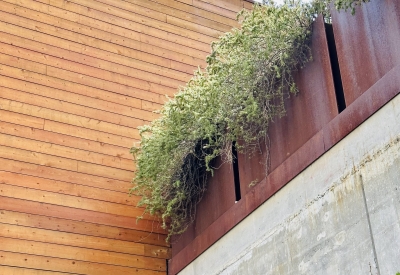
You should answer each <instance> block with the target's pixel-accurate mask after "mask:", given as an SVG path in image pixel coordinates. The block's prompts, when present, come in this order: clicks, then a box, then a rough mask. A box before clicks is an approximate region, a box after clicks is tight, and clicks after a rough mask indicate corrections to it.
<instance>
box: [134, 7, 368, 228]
mask: <svg viewBox="0 0 400 275" xmlns="http://www.w3.org/2000/svg"><path fill="white" fill-rule="evenodd" d="M365 1H366V0H356V1H351V0H336V2H335V4H336V5H337V7H338V8H344V9H348V8H351V9H354V5H356V4H358V3H361V2H365ZM327 5H328V4H327V1H325V0H316V1H314V2H313V3H312V4H303V3H301V2H300V1H297V0H288V1H286V2H285V4H284V5H276V4H275V3H274V2H273V1H267V2H266V3H265V4H264V5H255V6H254V9H253V10H252V11H245V10H243V11H242V12H240V13H239V15H238V17H239V18H240V21H241V28H240V29H233V30H232V31H231V32H229V33H226V34H224V35H223V36H221V37H220V39H219V40H218V41H216V42H214V43H213V44H212V53H211V55H209V56H208V57H207V64H208V66H207V68H206V69H204V70H200V69H199V70H197V71H196V72H195V74H194V77H193V78H192V79H191V80H190V81H189V82H188V83H187V85H186V87H184V88H181V90H180V91H179V92H178V93H177V94H176V96H175V97H174V98H173V99H170V100H169V101H168V102H167V103H166V104H165V105H164V106H163V108H162V110H161V111H160V112H161V117H160V118H159V119H157V120H155V121H154V122H152V123H151V124H150V125H147V126H143V127H141V128H140V134H141V142H140V145H138V146H136V147H133V148H132V149H131V153H132V154H133V155H134V158H135V161H136V166H137V170H136V173H135V178H134V179H133V183H134V187H133V188H132V189H131V192H133V193H135V194H137V195H140V196H141V197H142V199H141V201H140V203H139V205H145V207H146V211H147V212H150V213H151V214H159V215H161V217H162V220H163V227H164V228H166V229H168V232H169V236H171V235H173V234H179V233H182V232H183V231H184V230H185V229H186V228H187V226H188V225H189V224H190V223H191V222H192V221H193V218H194V216H195V213H196V208H197V204H198V202H199V201H200V200H201V198H202V196H203V194H204V192H205V190H206V189H207V186H206V183H207V179H208V177H209V176H211V175H212V174H213V171H214V170H215V169H217V168H218V167H215V166H214V165H215V163H214V160H215V158H216V157H220V158H221V159H222V161H223V162H230V161H232V144H235V146H236V147H237V149H238V150H239V151H243V150H247V151H251V150H254V149H255V148H257V146H258V142H259V140H260V139H261V138H263V137H265V135H266V134H267V130H268V126H269V124H270V122H271V121H273V119H275V118H277V117H281V116H283V115H284V114H285V110H284V105H283V102H284V99H285V98H286V97H289V96H290V94H293V93H296V91H297V89H296V86H295V83H294V79H293V76H292V75H293V72H294V71H296V70H298V69H299V68H301V67H303V66H304V65H305V64H306V63H307V62H308V61H309V60H310V58H311V53H310V47H309V40H310V36H311V32H312V22H313V20H314V18H315V15H316V14H318V13H321V12H323V13H325V14H327V11H328V8H327V7H328V6H327ZM239 140H240V145H239V143H236V141H239Z"/></svg>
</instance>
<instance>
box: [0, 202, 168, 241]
mask: <svg viewBox="0 0 400 275" xmlns="http://www.w3.org/2000/svg"><path fill="white" fill-rule="evenodd" d="M20 210H21V209H20ZM0 223H4V224H14V225H20V226H26V227H33V228H40V229H48V230H54V231H61V232H69V233H76V234H80V235H89V236H96V237H102V238H106V239H116V240H122V241H129V242H135V243H146V244H153V245H157V246H166V247H168V246H169V245H168V243H167V242H166V241H165V239H166V235H165V234H159V233H156V232H151V231H150V232H146V231H140V230H134V229H127V228H121V227H116V226H107V225H101V224H96V223H88V222H83V221H75V220H68V219H62V218H55V217H51V216H43V215H34V214H27V213H23V212H15V211H8V210H0Z"/></svg>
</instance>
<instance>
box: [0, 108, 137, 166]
mask: <svg viewBox="0 0 400 275" xmlns="http://www.w3.org/2000/svg"><path fill="white" fill-rule="evenodd" d="M33 119H34V117H30V116H26V115H21V114H17V113H13V112H8V111H2V110H0V132H1V133H4V134H9V135H13V136H17V137H23V138H27V139H32V140H36V141H41V142H45V143H49V144H50V145H49V146H51V144H57V145H61V146H65V147H69V148H78V149H81V150H83V151H86V152H87V156H85V153H83V152H81V154H83V159H87V158H88V159H90V156H93V158H94V159H95V160H92V162H95V161H96V160H98V161H101V160H102V156H101V155H108V156H112V157H115V158H116V159H115V163H117V164H116V165H118V159H121V161H122V162H126V161H127V160H130V161H129V163H126V164H125V165H127V167H128V168H129V167H130V164H131V163H132V162H131V160H132V156H131V155H130V153H129V147H120V146H114V145H110V144H105V143H103V142H100V141H94V140H87V139H82V138H76V137H73V136H70V135H63V134H58V133H53V132H48V131H45V130H42V129H43V125H41V124H35V122H36V121H35V120H33ZM2 120H8V121H10V123H8V122H4V121H2ZM32 120H33V122H32ZM24 123H25V125H24ZM21 124H22V125H24V126H22V125H21ZM36 126H37V127H36ZM20 146H21V147H22V145H20ZM65 150H68V149H65ZM77 152H78V151H77ZM79 152H80V151H79ZM77 154H78V155H79V153H77ZM98 154H101V155H98ZM89 162H90V161H89ZM106 162H107V161H105V163H106ZM121 165H122V166H124V165H123V164H121ZM117 168H119V167H117ZM121 168H122V169H125V168H123V167H121ZM128 170H130V168H129V169H128Z"/></svg>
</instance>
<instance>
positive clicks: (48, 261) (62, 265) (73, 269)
mask: <svg viewBox="0 0 400 275" xmlns="http://www.w3.org/2000/svg"><path fill="white" fill-rule="evenodd" d="M0 249H1V248H0ZM0 265H7V266H20V267H24V268H33V269H44V270H47V271H65V272H68V273H76V274H88V275H91V274H93V275H108V274H110V273H113V272H118V273H117V274H141V275H142V274H143V275H155V274H157V275H159V274H163V273H162V271H152V270H147V269H139V268H128V267H121V266H112V265H105V264H98V263H91V262H83V261H77V260H65V259H60V258H55V257H45V256H36V255H30V254H22V253H13V252H6V251H0Z"/></svg>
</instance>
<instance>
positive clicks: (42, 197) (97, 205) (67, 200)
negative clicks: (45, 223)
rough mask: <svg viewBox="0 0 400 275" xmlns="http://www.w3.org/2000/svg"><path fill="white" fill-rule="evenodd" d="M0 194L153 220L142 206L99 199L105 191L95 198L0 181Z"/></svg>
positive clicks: (105, 193)
mask: <svg viewBox="0 0 400 275" xmlns="http://www.w3.org/2000/svg"><path fill="white" fill-rule="evenodd" d="M0 195H2V196H4V197H8V198H14V199H21V200H27V201H34V202H40V203H45V204H51V205H59V206H64V207H70V208H71V211H74V208H76V209H83V210H89V211H94V212H100V213H105V214H115V215H121V216H125V217H131V218H135V219H136V218H138V217H143V219H147V220H153V217H151V216H150V215H149V214H145V213H144V208H140V207H136V206H132V205H124V204H118V203H112V202H107V201H104V200H101V199H102V197H105V196H107V192H106V191H104V192H103V194H102V196H101V197H99V198H97V199H88V198H83V197H76V196H70V195H64V194H60V193H54V192H47V191H42V190H37V189H31V188H26V187H19V186H15V185H8V184H3V183H0ZM127 196H128V195H127ZM49 207H51V206H49Z"/></svg>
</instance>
